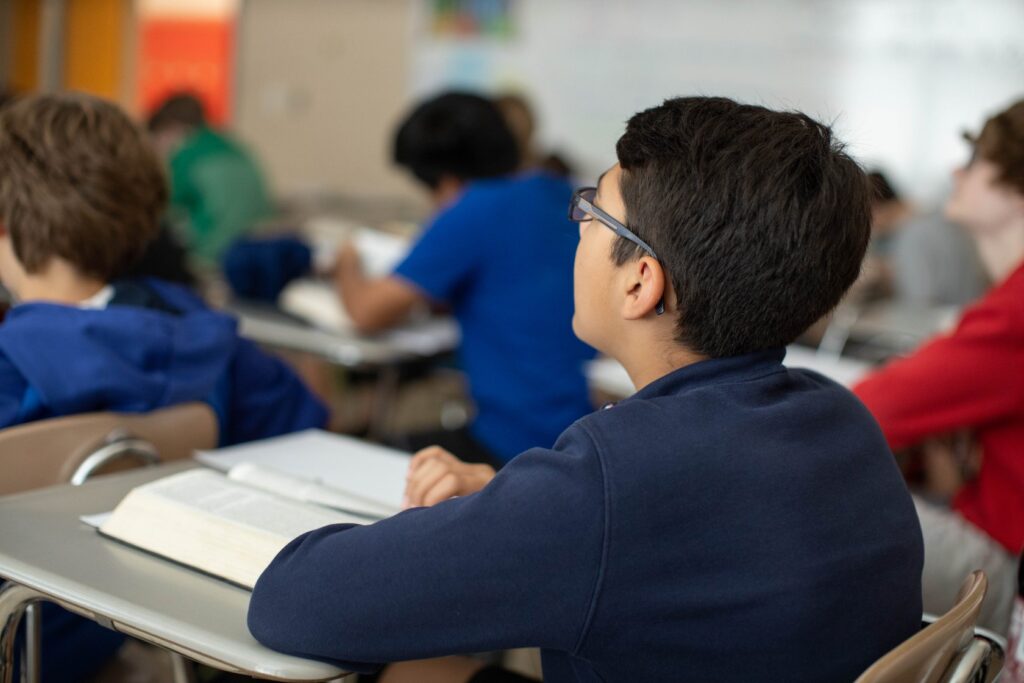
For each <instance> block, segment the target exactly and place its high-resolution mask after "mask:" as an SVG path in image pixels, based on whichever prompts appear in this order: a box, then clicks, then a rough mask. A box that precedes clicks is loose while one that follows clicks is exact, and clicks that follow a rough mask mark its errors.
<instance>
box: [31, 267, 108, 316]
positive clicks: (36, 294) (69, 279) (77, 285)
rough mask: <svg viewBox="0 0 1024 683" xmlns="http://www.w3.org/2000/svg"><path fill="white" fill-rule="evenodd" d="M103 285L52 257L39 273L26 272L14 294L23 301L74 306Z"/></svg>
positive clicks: (104, 283) (92, 294) (93, 294)
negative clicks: (49, 302)
mask: <svg viewBox="0 0 1024 683" xmlns="http://www.w3.org/2000/svg"><path fill="white" fill-rule="evenodd" d="M106 285H107V283H106V282H104V281H103V280H100V279H97V278H93V277H89V276H86V275H82V274H81V273H79V272H78V271H77V270H75V269H74V268H73V267H72V266H71V265H69V264H67V263H65V262H63V261H60V260H58V259H54V260H52V261H51V262H50V263H49V264H48V265H47V266H46V268H45V269H44V270H42V271H41V272H38V273H32V274H27V273H26V274H25V275H24V277H23V279H22V281H21V282H20V283H19V285H18V291H17V296H18V299H20V300H21V301H23V302H24V301H51V302H53V303H59V304H71V305H74V304H79V303H81V302H83V301H86V300H87V299H89V298H91V297H93V296H95V295H96V294H97V293H98V292H99V291H100V290H101V289H103V288H104V287H105V286H106Z"/></svg>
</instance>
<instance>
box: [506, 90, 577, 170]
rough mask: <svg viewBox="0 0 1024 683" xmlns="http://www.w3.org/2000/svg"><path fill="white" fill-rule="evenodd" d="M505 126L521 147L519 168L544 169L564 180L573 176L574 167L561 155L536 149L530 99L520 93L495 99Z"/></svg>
mask: <svg viewBox="0 0 1024 683" xmlns="http://www.w3.org/2000/svg"><path fill="white" fill-rule="evenodd" d="M494 104H495V106H497V107H498V111H500V112H501V115H502V117H503V118H504V119H505V124H506V125H507V126H508V128H509V130H510V131H511V132H512V135H513V137H515V139H516V146H517V147H518V148H519V168H521V169H523V170H531V169H542V170H545V171H547V172H548V173H551V174H553V175H557V176H561V177H563V178H571V177H572V176H573V168H572V166H571V165H570V164H569V162H568V161H566V159H565V158H564V157H563V156H562V155H561V154H559V153H558V152H543V151H541V150H540V149H538V148H537V144H536V138H535V135H534V134H535V132H536V128H537V122H536V117H535V116H534V114H533V108H532V107H531V106H530V103H529V102H528V101H527V99H526V98H525V97H524V96H523V95H520V94H518V93H505V94H503V95H499V96H497V97H495V98H494Z"/></svg>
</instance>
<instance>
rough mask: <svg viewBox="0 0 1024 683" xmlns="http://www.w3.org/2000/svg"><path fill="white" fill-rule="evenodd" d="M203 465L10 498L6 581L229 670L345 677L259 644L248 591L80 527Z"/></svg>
mask: <svg viewBox="0 0 1024 683" xmlns="http://www.w3.org/2000/svg"><path fill="white" fill-rule="evenodd" d="M194 464H195V463H192V462H180V463H174V464H169V465H162V466H160V467H153V468H147V469H142V470H135V471H133V472H130V473H127V474H120V475H110V476H106V477H99V478H97V479H95V480H92V481H90V482H88V483H86V484H84V485H83V486H78V487H72V486H59V487H53V488H48V489H41V490H38V491H33V492H30V493H25V494H19V495H15V496H7V497H4V498H0V577H3V578H5V579H9V580H11V581H14V582H15V583H18V584H21V585H23V586H27V587H29V588H32V589H34V590H37V591H39V592H41V593H44V594H46V595H48V596H50V597H52V598H54V599H56V600H57V601H58V602H60V603H62V604H64V605H65V606H67V607H71V608H73V609H74V611H78V612H81V613H83V614H86V615H87V616H89V617H90V618H93V619H95V620H96V621H98V622H99V623H101V624H104V625H106V626H109V627H113V628H115V629H116V630H118V631H121V632H123V633H127V634H129V635H133V636H137V637H139V638H140V639H142V640H145V641H148V642H151V643H155V644H157V645H161V646H164V647H167V648H169V649H172V650H175V651H177V652H181V653H182V654H184V655H185V656H186V657H189V658H191V659H195V660H197V661H200V662H203V663H206V664H210V665H212V666H215V667H217V668H220V669H222V670H225V671H235V672H240V673H245V674H249V675H259V676H260V677H262V678H271V679H280V680H296V681H321V680H327V679H334V678H338V677H339V676H341V675H343V674H344V672H342V671H341V670H339V669H337V668H335V667H333V666H330V665H327V664H321V663H318V662H313V661H309V660H306V659H300V658H297V657H289V656H287V655H283V654H280V653H277V652H274V651H273V650H269V649H267V648H265V647H263V646H262V645H260V644H259V643H257V642H256V640H255V639H254V638H253V637H252V636H251V635H250V634H249V630H248V628H247V627H246V624H245V616H246V611H247V609H248V605H249V597H250V594H249V592H248V591H246V590H243V589H241V588H237V587H235V586H232V585H230V584H227V583H225V582H223V581H219V580H217V579H214V578H211V577H208V576H205V575H203V574H200V573H198V572H195V571H192V570H190V569H186V568H184V567H180V566H178V565H175V564H172V563H170V562H168V561H166V560H162V559H160V558H158V557H155V556H152V555H147V554H146V553H143V552H141V551H139V550H136V549H133V548H129V547H128V546H125V545H122V544H120V543H117V542H116V541H112V540H110V539H106V538H103V537H102V536H100V535H99V534H97V533H96V531H95V530H94V529H92V528H90V527H87V526H86V525H85V524H83V523H82V522H81V521H79V519H78V518H79V516H80V515H84V514H92V513H97V512H105V511H108V510H111V509H113V508H114V506H115V505H116V504H117V503H118V501H120V499H121V498H122V497H123V496H124V495H125V494H126V493H127V492H128V491H129V490H130V489H131V488H132V487H134V486H137V485H139V484H141V483H144V482H146V481H150V480H152V479H156V478H158V477H161V476H165V475H167V474H171V473H173V472H177V471H180V470H182V469H184V468H187V467H191V466H194ZM44 656H45V653H44Z"/></svg>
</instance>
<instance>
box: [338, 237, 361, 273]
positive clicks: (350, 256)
mask: <svg viewBox="0 0 1024 683" xmlns="http://www.w3.org/2000/svg"><path fill="white" fill-rule="evenodd" d="M362 272H363V260H362V258H361V257H360V256H359V252H358V251H357V250H356V246H355V244H353V243H352V240H345V241H344V242H342V243H341V246H340V247H338V253H337V255H336V256H335V257H334V274H335V277H343V276H345V275H346V274H349V273H360V274H362Z"/></svg>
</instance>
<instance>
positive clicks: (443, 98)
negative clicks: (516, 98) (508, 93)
mask: <svg viewBox="0 0 1024 683" xmlns="http://www.w3.org/2000/svg"><path fill="white" fill-rule="evenodd" d="M394 160H395V163H397V164H399V165H400V166H405V167H406V168H408V169H409V170H410V171H411V172H412V174H413V175H415V176H416V177H417V178H418V179H419V180H420V181H421V182H423V183H424V184H426V185H427V186H429V187H431V188H436V187H437V185H438V183H439V182H440V181H441V178H443V177H444V176H446V175H448V176H454V177H456V178H458V179H459V180H463V181H466V180H473V179H476V178H492V177H496V176H502V175H506V174H508V173H511V172H512V171H513V170H515V168H516V166H518V165H519V151H518V148H517V146H516V141H515V138H514V137H513V136H512V133H511V132H510V131H509V129H508V126H507V125H506V124H505V120H504V118H502V116H501V113H500V112H499V111H498V108H497V107H496V106H495V105H494V104H493V103H492V102H491V101H490V100H487V99H485V98H483V97H480V96H479V95H471V94H469V93H459V92H450V93H445V94H443V95H439V96H437V97H434V98H431V99H429V100H427V101H426V102H423V103H421V104H420V105H419V106H417V107H416V108H415V109H414V110H413V111H412V113H411V114H409V115H408V116H407V117H406V118H405V120H404V121H403V122H402V123H401V125H400V126H399V128H398V131H397V133H396V134H395V145H394Z"/></svg>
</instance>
